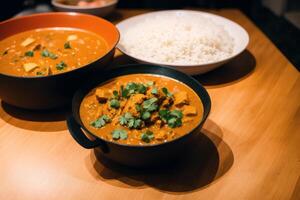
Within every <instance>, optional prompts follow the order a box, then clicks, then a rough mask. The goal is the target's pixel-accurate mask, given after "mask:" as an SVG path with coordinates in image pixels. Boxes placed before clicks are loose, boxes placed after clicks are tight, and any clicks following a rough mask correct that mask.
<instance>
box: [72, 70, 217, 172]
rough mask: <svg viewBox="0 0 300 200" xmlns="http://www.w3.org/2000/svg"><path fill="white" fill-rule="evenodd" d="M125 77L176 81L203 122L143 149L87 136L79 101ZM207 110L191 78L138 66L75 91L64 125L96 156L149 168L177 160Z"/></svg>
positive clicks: (109, 74) (203, 95)
mask: <svg viewBox="0 0 300 200" xmlns="http://www.w3.org/2000/svg"><path fill="white" fill-rule="evenodd" d="M127 74H157V75H163V76H166V77H170V78H174V79H177V80H178V81H180V82H182V83H185V84H186V85H187V86H189V87H190V88H192V89H193V90H194V91H195V92H196V94H197V95H198V96H199V97H200V99H201V101H202V103H203V107H204V114H203V118H202V120H201V121H200V123H199V124H198V126H197V127H196V128H195V129H194V130H192V131H191V132H190V133H188V134H186V135H184V136H182V137H180V138H177V139H175V140H172V141H169V142H166V143H162V144H155V145H145V146H138V145H136V146H133V145H124V144H119V143H116V142H110V141H106V140H103V139H101V138H99V137H97V136H96V135H94V134H93V133H91V132H89V131H88V130H87V128H85V127H84V125H83V123H82V121H81V119H80V116H79V109H80V104H81V102H82V100H83V98H84V97H85V96H86V95H87V94H88V93H89V92H90V91H91V90H92V89H93V88H95V87H96V86H97V85H99V84H101V83H103V82H105V81H107V80H109V79H112V78H115V77H118V76H122V75H127ZM210 107H211V101H210V97H209V95H208V93H207V91H206V90H205V89H204V88H203V87H202V86H201V85H200V84H199V83H198V82H197V81H196V80H195V79H193V78H192V77H191V76H189V75H186V74H184V73H182V72H179V71H176V70H174V69H172V68H168V67H160V66H154V65H141V64H138V65H127V66H122V67H118V68H115V69H113V70H110V71H107V72H106V73H105V74H103V75H102V76H99V77H95V78H93V79H91V80H90V82H89V83H87V84H86V85H85V86H83V87H82V88H81V89H80V90H78V91H77V92H76V94H75V96H74V97H73V102H72V112H73V116H70V117H69V118H68V119H67V124H68V128H69V131H70V133H71V135H72V136H73V138H74V139H75V140H76V141H77V142H78V143H79V144H80V145H81V146H83V147H84V148H87V149H91V148H97V149H96V150H97V152H98V151H99V153H100V155H101V156H103V157H104V158H105V159H109V160H111V161H114V162H117V163H119V164H122V165H127V166H132V167H150V166H157V165H163V164H166V163H169V162H171V161H173V160H174V159H176V158H179V157H180V155H183V154H184V153H185V149H186V145H189V144H192V142H193V139H194V137H195V136H196V134H199V133H200V129H201V127H202V125H203V123H204V122H205V120H206V118H207V116H208V114H209V112H210ZM82 129H83V130H84V131H85V133H87V134H88V135H90V136H92V137H93V138H94V140H90V139H89V138H88V137H86V135H85V133H84V132H83V131H82Z"/></svg>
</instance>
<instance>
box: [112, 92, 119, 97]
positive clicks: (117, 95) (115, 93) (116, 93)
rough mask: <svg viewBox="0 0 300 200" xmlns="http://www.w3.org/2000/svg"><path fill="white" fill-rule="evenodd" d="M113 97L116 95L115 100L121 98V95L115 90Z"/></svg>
mask: <svg viewBox="0 0 300 200" xmlns="http://www.w3.org/2000/svg"><path fill="white" fill-rule="evenodd" d="M113 95H114V98H116V99H118V98H119V93H118V91H117V90H114V91H113Z"/></svg>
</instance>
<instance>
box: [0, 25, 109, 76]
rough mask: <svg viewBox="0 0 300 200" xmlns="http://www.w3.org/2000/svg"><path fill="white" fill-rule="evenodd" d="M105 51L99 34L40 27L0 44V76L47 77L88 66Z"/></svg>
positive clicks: (106, 50) (104, 45) (106, 47)
mask: <svg viewBox="0 0 300 200" xmlns="http://www.w3.org/2000/svg"><path fill="white" fill-rule="evenodd" d="M107 52H108V45H107V43H106V41H105V40H104V39H103V38H102V37H101V36H99V35H97V34H95V33H92V32H88V31H85V30H81V29H73V28H72V29H71V28H42V29H34V30H30V31H26V32H22V33H18V34H15V35H13V36H10V37H7V38H5V39H3V40H2V41H0V73H3V74H8V75H14V76H48V75H51V74H58V73H63V72H67V71H70V70H73V69H76V68H79V67H81V66H84V65H86V64H89V63H91V62H93V61H95V60H97V59H98V58H99V57H102V56H103V55H104V54H106V53H107Z"/></svg>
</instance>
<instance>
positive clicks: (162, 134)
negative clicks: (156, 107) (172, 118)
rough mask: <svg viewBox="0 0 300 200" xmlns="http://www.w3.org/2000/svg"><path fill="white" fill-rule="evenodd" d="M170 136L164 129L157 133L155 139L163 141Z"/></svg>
mask: <svg viewBox="0 0 300 200" xmlns="http://www.w3.org/2000/svg"><path fill="white" fill-rule="evenodd" d="M167 138H168V135H167V132H166V131H164V130H159V131H158V133H157V134H156V135H155V139H156V140H159V141H162V140H165V139H167Z"/></svg>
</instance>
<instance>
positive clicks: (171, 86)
mask: <svg viewBox="0 0 300 200" xmlns="http://www.w3.org/2000/svg"><path fill="white" fill-rule="evenodd" d="M149 81H150V82H151V81H152V82H154V84H155V85H154V86H150V87H148V88H147V92H146V93H145V96H146V99H150V98H151V97H153V95H152V96H151V94H150V91H151V90H153V88H162V87H165V88H167V89H168V91H169V92H170V93H172V94H173V95H174V96H173V97H172V98H173V99H174V98H177V96H178V95H177V94H179V93H186V94H187V97H188V103H185V104H186V105H183V104H182V105H180V106H176V105H175V103H173V104H172V105H170V107H169V108H168V109H169V110H179V111H180V112H183V113H184V114H183V117H182V125H181V126H179V127H175V128H171V127H169V126H168V124H167V123H163V122H162V120H161V119H159V118H158V120H157V121H154V122H153V123H152V124H150V125H149V124H148V125H146V126H144V127H142V128H138V129H134V128H128V127H126V126H124V125H121V124H120V117H121V116H122V115H123V116H124V114H125V113H126V112H128V105H130V104H137V103H136V102H134V97H137V94H134V95H132V96H131V97H130V98H128V99H127V100H126V99H125V100H124V101H121V103H120V107H119V109H115V110H116V111H115V110H114V108H111V107H110V106H108V105H107V103H103V102H102V103H100V102H99V98H97V90H102V91H106V92H107V94H108V96H110V97H111V96H113V95H112V93H113V91H119V89H120V87H121V86H126V84H128V83H132V82H135V83H142V84H147V82H149ZM108 100H109V98H108ZM174 102H176V99H174ZM139 103H140V102H139ZM141 105H143V104H141ZM187 107H193V108H195V111H196V112H195V113H193V114H192V115H189V114H185V111H184V109H185V108H187ZM129 109H130V107H129ZM131 109H132V108H131ZM160 109H163V108H162V106H161V107H159V108H158V110H160ZM158 110H157V112H158ZM103 114H105V115H107V116H109V117H110V118H111V122H110V123H106V124H105V125H104V126H103V127H100V128H95V127H94V126H93V125H92V124H93V122H95V120H97V119H99V117H101V115H103ZM155 114H157V113H155V112H153V113H152V116H153V115H155ZM202 117H203V105H202V102H201V100H200V98H199V97H198V96H197V94H196V93H195V92H194V91H193V90H192V89H191V88H189V87H188V86H187V85H185V84H183V83H181V82H179V81H176V80H174V79H171V78H168V77H164V76H156V75H151V74H133V75H125V76H120V77H117V78H114V79H112V80H109V81H107V82H106V83H104V84H102V85H99V86H98V87H97V88H95V89H93V90H92V91H91V92H89V94H88V95H86V96H85V97H84V99H83V101H82V103H81V106H80V118H81V120H82V122H83V124H84V126H85V127H86V128H87V129H88V130H89V131H90V132H91V133H93V134H95V135H97V136H99V137H101V138H103V139H105V140H108V141H115V142H118V143H122V144H128V145H147V144H158V143H164V142H167V141H170V140H173V139H175V138H178V137H180V136H183V135H185V134H187V133H189V132H190V131H191V130H193V129H194V128H195V127H196V126H197V125H198V124H199V123H200V121H201V120H202ZM151 119H152V117H151ZM159 121H160V123H157V122H159ZM114 130H125V131H126V133H127V138H126V139H117V140H116V139H114V138H113V134H112V133H113V131H114ZM147 130H150V131H151V132H152V133H153V137H152V138H151V140H149V141H146V142H145V141H143V140H142V139H141V137H142V134H143V133H145V132H146V131H147ZM162 134H163V135H162Z"/></svg>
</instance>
